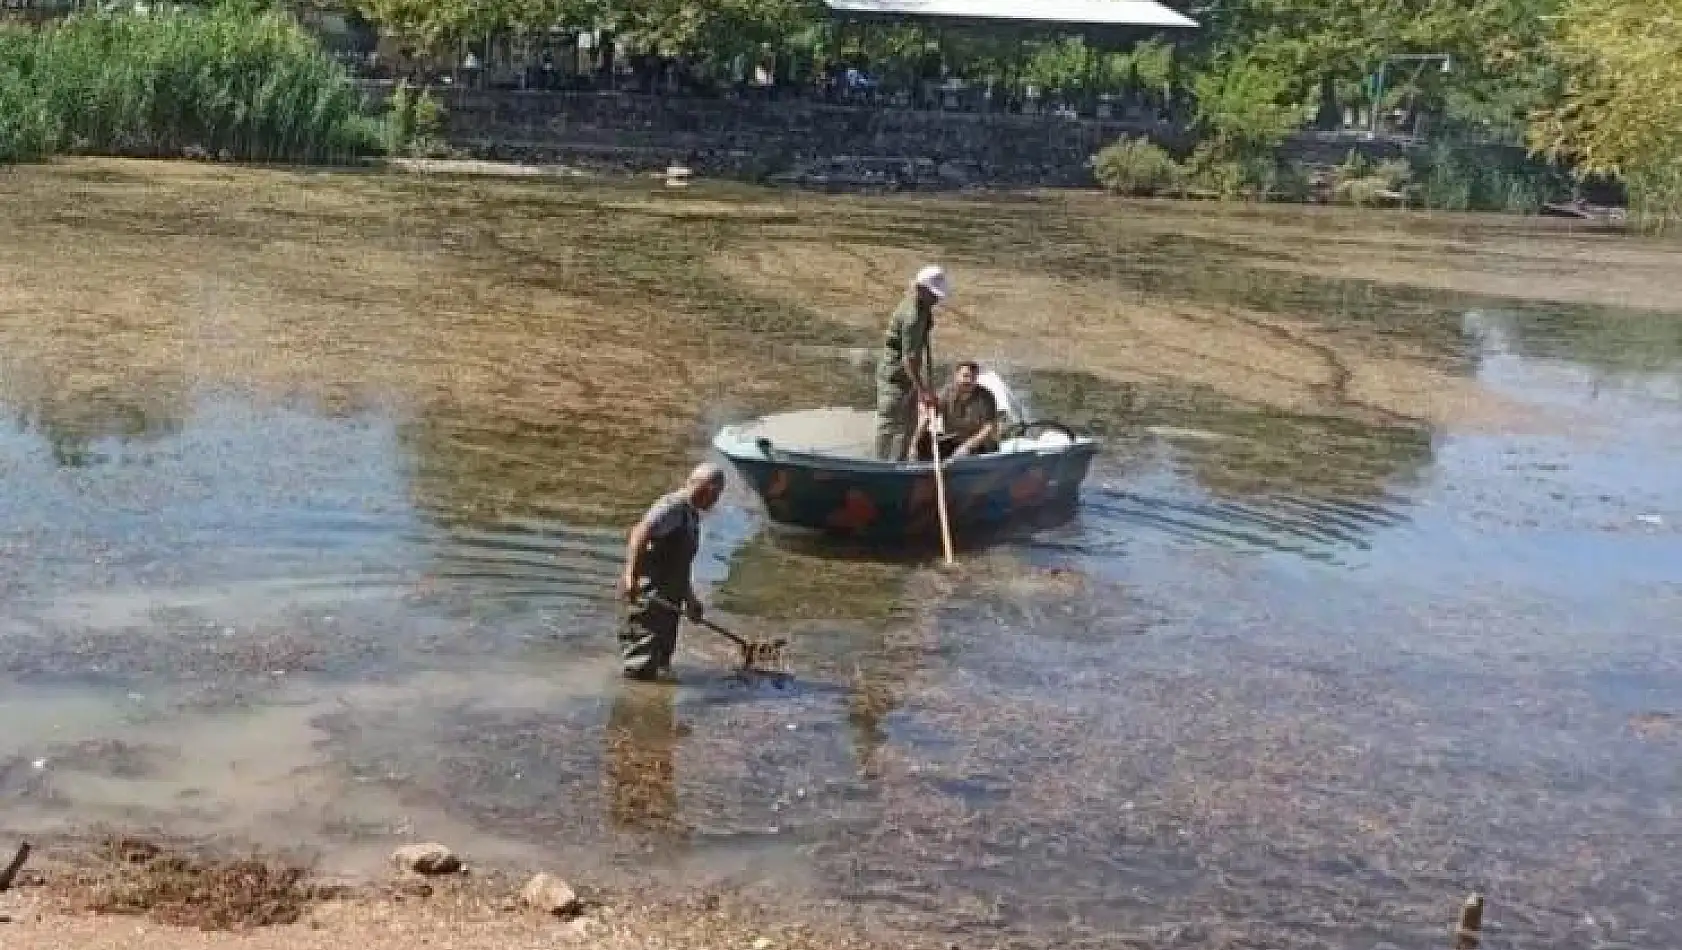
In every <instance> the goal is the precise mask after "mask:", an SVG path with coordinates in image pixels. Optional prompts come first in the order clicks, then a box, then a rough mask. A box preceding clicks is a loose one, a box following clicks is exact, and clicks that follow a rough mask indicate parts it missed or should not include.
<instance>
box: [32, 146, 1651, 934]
mask: <svg viewBox="0 0 1682 950" xmlns="http://www.w3.org/2000/svg"><path fill="white" fill-rule="evenodd" d="M0 215H3V216H4V219H5V223H6V225H7V233H8V239H7V241H6V242H5V243H4V245H3V246H0V553H3V555H4V558H3V560H0V721H3V722H4V723H5V724H6V727H5V728H4V729H3V730H0V802H3V803H4V808H3V809H0V828H3V829H5V830H7V831H14V832H28V833H31V834H79V833H83V832H86V831H88V830H89V829H94V828H100V827H120V828H125V829H140V830H148V831H153V832H157V833H165V834H179V835H188V836H208V837H211V838H218V839H226V840H238V841H242V842H252V843H255V844H257V845H259V846H262V847H267V848H305V849H308V850H309V851H311V852H313V853H315V854H317V855H319V856H320V859H321V860H322V861H323V862H324V863H326V864H329V865H332V866H342V867H347V868H372V867H375V866H377V865H378V864H379V862H381V861H383V859H384V856H385V855H386V854H387V853H388V852H389V851H390V850H391V849H392V847H394V846H395V844H396V843H399V842H402V841H406V840H412V839H416V838H419V839H423V840H441V841H446V842H448V843H450V844H451V845H452V846H454V847H456V848H458V849H460V850H461V851H463V852H464V853H466V854H467V855H468V856H469V857H470V859H471V860H474V861H477V862H481V863H488V864H498V865H506V866H511V867H519V866H526V865H531V866H537V865H543V866H559V867H563V868H566V869H568V873H569V875H570V876H575V877H577V878H578V879H580V880H583V881H586V882H589V883H593V884H596V885H598V886H602V887H607V888H618V889H624V890H627V891H634V892H638V893H646V894H654V895H659V896H660V897H661V899H666V900H682V899H684V898H685V895H693V894H699V893H727V894H730V895H733V896H734V898H736V899H741V900H750V901H757V902H760V903H762V904H765V905H768V906H774V907H776V908H778V910H779V912H780V913H782V914H784V915H787V916H789V917H792V918H795V919H809V920H811V921H813V922H814V925H819V924H821V925H822V926H833V927H837V928H843V929H848V930H853V931H858V932H864V933H868V934H872V935H879V936H882V937H883V938H884V939H887V940H919V941H921V940H932V941H936V942H944V941H952V942H954V943H957V944H959V945H962V946H975V947H1052V946H1056V947H1088V946H1090V947H1124V946H1144V945H1148V946H1152V947H1176V946H1187V947H1193V946H1195V947H1214V946H1230V947H1239V946H1245V947H1249V946H1267V947H1305V948H1306V947H1330V946H1337V947H1353V946H1361V947H1370V946H1378V945H1381V944H1384V943H1387V942H1388V943H1390V944H1394V945H1397V946H1409V947H1413V946H1419V947H1423V946H1437V945H1441V944H1442V943H1443V941H1444V934H1445V933H1446V932H1447V931H1446V928H1447V927H1448V926H1449V924H1450V922H1451V920H1452V918H1453V915H1454V913H1455V911H1456V909H1457V908H1458V906H1459V903H1460V901H1461V900H1462V899H1463V898H1464V897H1465V896H1466V894H1467V893H1468V892H1471V891H1474V890H1476V891H1481V892H1484V893H1486V894H1488V895H1489V901H1490V909H1489V912H1488V918H1487V919H1488V921H1489V924H1488V926H1489V927H1490V933H1491V940H1490V943H1491V944H1494V945H1499V946H1511V947H1542V946H1558V945H1560V944H1562V943H1571V944H1575V945H1582V946H1611V945H1613V944H1616V945H1619V946H1640V947H1655V948H1657V947H1668V946H1675V945H1677V944H1678V943H1682V921H1679V920H1678V918H1677V917H1676V915H1675V913H1674V910H1673V909H1672V908H1671V906H1670V904H1671V901H1670V898H1669V897H1667V896H1666V895H1675V894H1677V893H1682V864H1678V863H1677V862H1676V861H1675V859H1674V848H1675V846H1676V844H1677V841H1678V836H1679V833H1682V817H1678V815H1677V814H1676V806H1675V801H1676V792H1677V789H1678V788H1679V787H1682V785H1679V782H1682V775H1679V768H1682V756H1679V754H1678V753H1679V752H1682V718H1679V717H1682V637H1679V630H1678V617H1682V532H1679V529H1682V479H1679V478H1678V477H1677V475H1676V472H1677V470H1678V461H1679V460H1682V412H1679V409H1682V303H1679V302H1678V301H1682V276H1679V275H1682V267H1679V266H1678V264H1679V262H1682V246H1678V245H1676V244H1673V243H1665V242H1663V241H1658V240H1648V239H1642V238H1637V237H1629V236H1617V235H1606V234H1597V233H1594V232H1590V231H1583V230H1571V229H1569V228H1567V227H1564V226H1562V225H1561V223H1560V222H1557V221H1555V222H1548V221H1540V220H1531V221H1527V220H1520V219H1513V218H1502V217H1494V216H1488V217H1481V216H1455V215H1425V214H1411V213H1393V214H1380V213H1371V212H1354V211H1343V210H1335V209H1314V208H1303V207H1277V208H1275V207H1252V206H1233V207H1228V206H1220V205H1213V204H1198V203H1166V202H1164V203H1153V202H1122V201H1115V200H1111V199H1106V198H1101V197H1098V196H1093V195H1085V194H1047V195H1027V196H1013V197H1005V196H982V197H962V198H958V197H948V198H925V197H895V198H889V199H883V198H855V197H838V196H813V195H806V194H798V193H788V192H772V191H759V190H753V189H749V188H745V187H740V186H733V185H722V184H710V183H703V184H700V185H697V186H695V187H692V188H689V189H686V190H682V191H673V190H667V189H665V188H663V187H661V186H660V184H659V183H658V182H656V181H648V182H642V181H636V182H625V181H620V182H612V183H609V182H590V181H575V180H561V181H557V180H543V181H530V180H522V181H514V180H497V179H488V178H480V179H473V178H448V177H426V176H418V175H376V174H351V173H342V174H341V173H313V172H286V171H276V170H260V169H240V168H233V167H225V166H216V165H198V164H186V163H139V162H114V161H71V162H65V163H61V164H56V165H52V166H44V167H29V168H17V169H10V170H6V171H5V172H4V173H3V174H0ZM929 261H937V262H939V263H942V264H944V265H945V266H946V267H947V269H948V271H949V272H950V273H951V275H952V279H953V282H954V288H955V294H954V297H953V299H952V301H951V304H952V305H951V307H950V308H949V309H948V310H946V311H944V312H943V313H942V315H941V317H940V318H939V322H938V325H937V328H936V331H935V334H936V335H935V346H936V357H937V359H938V360H940V361H941V362H942V363H945V364H948V365H949V364H950V363H951V362H953V361H955V360H958V359H961V358H966V357H973V358H977V359H979V360H981V361H982V362H983V363H984V364H986V365H988V366H990V367H994V368H997V369H999V370H1000V371H1001V372H1002V373H1004V374H1005V375H1006V376H1007V378H1009V379H1010V380H1012V381H1013V383H1014V384H1015V385H1017V386H1018V387H1020V388H1021V390H1022V392H1023V393H1024V394H1025V395H1026V396H1027V397H1028V401H1029V402H1030V404H1031V405H1032V406H1033V407H1034V410H1035V412H1036V414H1037V416H1038V417H1039V418H1043V419H1054V420H1057V421H1060V422H1063V423H1066V424H1070V425H1075V426H1078V427H1081V428H1085V429H1088V430H1090V431H1092V432H1094V433H1096V434H1098V435H1100V436H1102V437H1103V438H1104V440H1105V448H1104V451H1103V453H1102V454H1101V455H1100V457H1099V460H1098V461H1097V463H1096V464H1095V466H1094V469H1093V472H1092V474H1091V476H1090V478H1089V480H1088V481H1087V483H1086V486H1085V489H1084V493H1083V497H1082V504H1081V507H1080V510H1079V511H1078V512H1077V514H1076V515H1075V517H1074V518H1073V519H1072V520H1070V521H1068V522H1067V523H1064V524H1060V525H1053V526H1049V527H1045V528H1043V529H1041V530H1038V531H1035V532H1031V533H1026V534H1023V535H1022V536H1020V537H1014V538H1011V539H1008V540H1006V541H1005V542H1003V543H1000V544H998V545H995V546H992V547H988V548H985V549H982V550H975V551H969V552H966V553H965V554H964V555H963V557H961V559H960V561H959V563H958V564H957V565H955V566H954V567H951V568H945V567H942V566H940V565H939V564H937V563H934V562H931V561H921V560H917V559H911V558H904V559H889V558H882V557H878V558H875V559H869V560H867V559H862V558H858V557H853V556H841V555H840V554H837V553H836V552H833V551H829V550H826V549H824V548H823V547H821V546H815V545H812V544H810V543H797V542H795V541H792V540H790V539H786V538H782V537H780V536H778V535H776V534H774V533H772V532H770V531H768V529H767V526H766V523H765V521H764V518H763V517H762V514H761V512H760V510H759V508H758V506H757V503H756V501H755V500H754V499H753V497H752V496H751V495H750V494H748V493H747V492H746V491H745V490H744V489H743V488H742V487H741V486H740V484H739V483H732V485H731V488H730V490H729V492H728V493H727V495H726V498H725V500H724V502H723V503H722V504H721V505H720V507H719V509H718V510H717V511H716V512H715V513H714V514H713V515H712V516H710V517H709V519H708V521H707V524H706V527H705V531H704V535H705V537H704V545H703V551H702V556H701V560H700V564H699V566H698V571H699V575H700V577H701V578H702V580H703V581H704V585H703V586H704V589H705V591H706V597H707V599H708V600H709V601H710V603H711V604H712V605H713V610H712V616H713V617H715V618H716V619H718V620H719V621H720V622H723V623H725V624H727V625H729V626H731V627H734V628H737V629H739V630H740V631H742V632H744V633H749V634H751V635H776V636H787V637H789V638H790V639H791V641H792V643H793V648H792V649H793V652H792V654H791V657H792V661H793V663H794V666H795V669H796V672H797V676H796V677H795V679H794V680H793V682H792V683H790V684H787V685H786V686H785V687H782V688H779V687H777V686H775V685H772V684H769V683H764V682H748V681H744V680H742V679H741V678H739V677H735V676H733V675H731V674H730V672H729V669H728V667H729V663H730V661H731V659H732V657H733V656H734V651H733V648H732V647H731V646H730V644H728V643H726V642H722V641H719V640H718V639H717V638H713V637H710V635H709V634H707V633H706V632H705V631H700V630H688V631H687V632H686V633H685V634H684V640H683V649H682V650H681V651H680V654H679V660H678V669H677V672H678V674H679V676H680V679H681V682H680V684H679V685H678V686H676V687H647V686H631V685H627V684H622V683H621V682H620V681H619V679H618V677H617V675H616V662H615V652H614V641H613V637H612V632H613V624H614V619H615V616H616V614H615V610H616V608H615V606H614V604H613V602H612V597H611V588H612V583H613V579H614V577H615V575H616V572H617V569H618V564H619V559H620V558H621V556H622V549H623V539H624V532H625V530H626V528H627V527H628V526H629V524H630V522H631V521H633V520H634V519H635V518H636V517H637V516H638V514H639V513H640V512H641V510H642V509H643V508H644V507H645V506H646V505H647V504H648V503H649V502H650V501H651V500H652V499H653V498H654V497H655V496H657V495H658V494H660V493H661V492H663V491H667V490H670V489H672V488H674V487H676V485H677V484H678V482H679V480H680V479H681V478H682V476H683V475H684V473H685V471H686V470H687V468H688V467H689V466H690V465H692V464H693V463H694V462H696V461H698V460H700V459H702V458H704V457H706V453H707V451H708V449H707V443H708V440H709V438H710V437H711V435H712V433H713V432H714V431H716V429H717V428H718V427H719V426H720V425H723V424H726V423H729V422H733V421H738V420H742V419H746V418H749V417H752V416H754V415H756V414H760V413H764V412H771V411H781V410H785V409H796V408H810V407H818V406H827V405H853V406H859V407H864V406H867V405H869V404H870V401H871V398H872V397H871V381H870V379H871V367H870V359H871V358H872V355H871V354H872V353H873V347H874V346H875V345H876V344H877V341H878V338H879V337H880V334H881V332H882V329H883V327H884V326H885V323H886V320H887V316H888V313H889V312H890V311H891V309H892V308H893V306H894V304H895V302H896V300H897V297H898V295H899V294H900V292H901V291H902V289H903V286H904V283H905V282H906V281H907V280H908V278H909V277H910V275H911V274H912V273H913V272H914V271H915V269H916V267H917V266H918V265H919V264H921V263H925V262H929Z"/></svg>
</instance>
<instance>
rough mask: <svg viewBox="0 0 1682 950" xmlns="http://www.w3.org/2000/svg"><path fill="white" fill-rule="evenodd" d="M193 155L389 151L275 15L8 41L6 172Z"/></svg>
mask: <svg viewBox="0 0 1682 950" xmlns="http://www.w3.org/2000/svg"><path fill="white" fill-rule="evenodd" d="M8 116H23V118H22V119H21V120H15V121H9V120H8V118H7V117H8ZM43 143H45V147H43ZM195 148H196V149H203V150H205V151H207V152H210V153H213V154H214V153H221V152H224V151H225V152H227V153H229V154H230V155H231V156H233V157H235V158H240V159H247V160H256V161H296V162H333V161H343V160H346V159H350V158H354V157H356V156H360V155H366V154H371V153H376V152H378V151H379V150H380V148H381V141H380V133H379V127H378V123H377V122H376V121H375V120H373V119H371V118H369V117H367V116H365V115H364V113H363V108H362V97H361V95H360V93H359V91H358V90H357V88H356V86H355V85H354V84H353V83H352V82H351V80H350V77H349V76H348V75H347V74H346V72H345V71H344V69H343V68H341V67H340V66H339V65H338V64H337V63H335V62H334V61H333V60H332V58H331V57H329V56H328V55H327V54H326V53H325V52H324V51H323V50H322V49H321V48H320V47H319V45H318V44H317V43H316V41H315V40H314V39H313V38H312V37H311V36H310V35H309V34H308V33H306V32H305V31H304V30H303V28H302V27H300V26H299V25H298V23H297V22H296V21H295V20H294V19H292V17H291V16H289V15H287V14H285V13H283V12H280V11H277V10H272V9H259V8H257V7H255V6H251V5H246V4H241V3H224V4H219V5H217V6H214V7H211V8H209V9H208V10H186V11H159V12H152V13H132V12H121V13H93V14H78V15H76V16H73V17H71V18H69V19H67V20H65V21H63V22H61V23H58V24H55V25H50V26H47V27H44V28H41V29H40V30H22V29H12V30H8V31H6V32H4V33H0V160H5V159H7V158H11V159H14V160H16V159H27V158H33V157H39V156H40V155H41V154H44V153H48V152H54V151H71V152H97V153H105V154H119V155H179V154H181V153H183V152H184V151H187V150H189V149H195Z"/></svg>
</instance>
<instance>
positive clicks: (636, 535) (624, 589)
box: [619, 518, 649, 600]
mask: <svg viewBox="0 0 1682 950" xmlns="http://www.w3.org/2000/svg"><path fill="white" fill-rule="evenodd" d="M648 527H649V525H648V519H647V518H644V519H643V520H641V521H638V522H637V523H636V525H635V526H633V527H632V528H631V534H630V536H629V537H627V538H626V539H625V567H624V569H623V570H622V571H621V572H620V574H619V594H620V596H622V597H624V598H625V599H626V600H630V599H631V598H632V597H634V596H635V595H636V589H637V558H639V557H641V556H642V550H643V548H645V547H647V546H648Z"/></svg>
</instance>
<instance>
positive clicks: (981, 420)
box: [940, 385, 999, 442]
mask: <svg viewBox="0 0 1682 950" xmlns="http://www.w3.org/2000/svg"><path fill="white" fill-rule="evenodd" d="M998 417H999V406H998V403H997V402H996V401H995V400H994V399H993V394H992V393H991V392H989V391H988V390H987V387H985V386H980V385H977V386H973V387H971V388H970V391H969V393H968V395H963V396H960V395H959V394H958V387H956V386H952V385H948V386H947V387H946V388H945V389H944V390H942V391H941V393H940V419H941V421H942V422H943V423H945V425H946V434H947V435H949V436H954V437H956V438H957V439H958V441H960V442H968V441H969V440H970V439H971V438H972V437H974V435H975V434H976V433H977V432H980V431H981V430H982V428H983V427H984V426H986V425H987V424H988V423H990V422H993V421H994V420H996V419H997V418H998ZM988 441H989V442H991V441H992V440H991V439H989V440H988Z"/></svg>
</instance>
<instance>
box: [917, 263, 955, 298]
mask: <svg viewBox="0 0 1682 950" xmlns="http://www.w3.org/2000/svg"><path fill="white" fill-rule="evenodd" d="M916 283H917V286H918V287H921V288H923V289H924V290H926V291H928V292H929V293H931V294H934V296H935V299H936V300H945V299H946V296H947V295H948V294H950V293H951V292H952V288H951V286H950V285H948V284H947V283H946V271H944V270H942V269H941V268H940V267H939V265H936V264H930V265H929V266H927V267H925V268H923V269H922V270H920V271H918V272H917V281H916Z"/></svg>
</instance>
